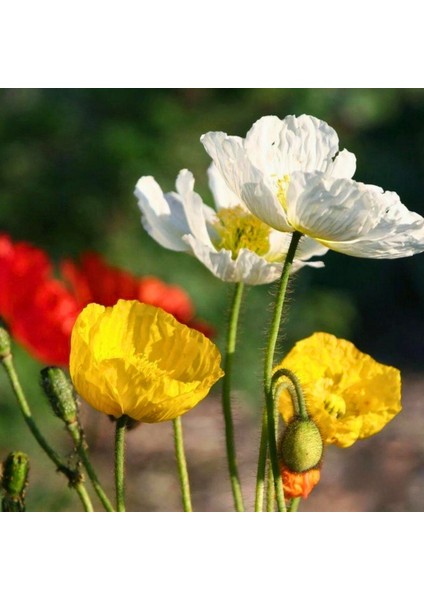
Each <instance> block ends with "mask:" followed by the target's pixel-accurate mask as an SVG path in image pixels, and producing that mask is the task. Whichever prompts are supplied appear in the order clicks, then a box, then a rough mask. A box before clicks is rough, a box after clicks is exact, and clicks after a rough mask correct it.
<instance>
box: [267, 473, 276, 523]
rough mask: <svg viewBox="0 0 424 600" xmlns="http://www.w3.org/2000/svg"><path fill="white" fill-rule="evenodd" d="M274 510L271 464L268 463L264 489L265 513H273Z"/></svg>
mask: <svg viewBox="0 0 424 600" xmlns="http://www.w3.org/2000/svg"><path fill="white" fill-rule="evenodd" d="M274 510H275V492H274V477H273V475H272V469H271V464H270V462H269V461H268V468H267V487H266V511H267V512H274Z"/></svg>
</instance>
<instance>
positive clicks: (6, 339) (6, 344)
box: [0, 327, 11, 360]
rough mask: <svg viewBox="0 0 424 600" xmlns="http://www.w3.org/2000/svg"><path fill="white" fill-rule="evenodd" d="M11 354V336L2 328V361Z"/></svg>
mask: <svg viewBox="0 0 424 600" xmlns="http://www.w3.org/2000/svg"><path fill="white" fill-rule="evenodd" d="M10 353H11V350H10V335H9V333H8V332H7V330H6V329H5V328H4V327H0V360H1V359H2V358H6V356H9V354H10Z"/></svg>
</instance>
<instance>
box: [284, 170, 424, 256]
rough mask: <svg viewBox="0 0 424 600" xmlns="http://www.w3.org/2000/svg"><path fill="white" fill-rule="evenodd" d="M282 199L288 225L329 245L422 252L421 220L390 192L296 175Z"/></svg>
mask: <svg viewBox="0 0 424 600" xmlns="http://www.w3.org/2000/svg"><path fill="white" fill-rule="evenodd" d="M287 203H288V215H289V219H290V221H291V223H292V224H293V225H294V227H295V228H296V229H298V230H299V231H302V232H303V233H304V234H306V235H308V236H310V237H313V238H315V239H317V240H318V241H319V242H320V243H322V244H324V245H325V246H327V247H328V248H331V249H332V250H336V251H338V252H342V253H344V254H349V255H351V256H359V257H365V258H400V257H402V256H411V255H413V254H416V253H418V252H423V251H424V219H423V218H422V217H421V216H420V215H418V214H416V213H413V212H410V211H409V210H408V209H407V208H406V207H405V206H404V205H403V204H402V203H401V201H400V199H399V196H398V195H397V194H395V193H394V192H385V193H383V190H381V189H380V188H378V187H376V186H371V185H365V184H363V183H357V182H356V181H352V180H348V179H323V178H322V176H321V175H316V174H315V175H313V174H312V175H311V174H309V175H308V174H297V175H296V177H294V178H293V180H292V181H291V182H290V186H289V190H288V195H287Z"/></svg>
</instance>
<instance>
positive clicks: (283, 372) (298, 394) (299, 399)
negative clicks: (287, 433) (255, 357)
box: [272, 368, 309, 419]
mask: <svg viewBox="0 0 424 600" xmlns="http://www.w3.org/2000/svg"><path fill="white" fill-rule="evenodd" d="M281 377H287V379H289V380H290V382H291V384H292V385H291V386H288V390H289V392H290V396H291V399H292V403H293V411H294V414H295V415H297V416H299V417H301V418H302V419H308V418H309V415H308V410H307V408H306V402H305V398H304V396H303V391H302V387H301V385H300V381H299V379H298V378H297V377H296V375H295V374H294V373H293V371H290V369H284V368H281V369H278V371H275V373H274V374H273V376H272V387H273V389H274V387H275V386H276V385H277V384H278V380H279V379H280V378H281ZM293 388H294V389H293ZM293 392H294V393H293Z"/></svg>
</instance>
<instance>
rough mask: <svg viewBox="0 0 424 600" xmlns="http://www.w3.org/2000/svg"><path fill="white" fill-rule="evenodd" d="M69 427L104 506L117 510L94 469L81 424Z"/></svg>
mask: <svg viewBox="0 0 424 600" xmlns="http://www.w3.org/2000/svg"><path fill="white" fill-rule="evenodd" d="M67 428H68V431H69V433H70V434H71V437H72V439H73V441H74V444H75V448H76V450H77V452H78V454H79V456H80V458H81V461H82V463H83V465H84V467H85V470H86V471H87V475H88V476H89V478H90V480H91V483H92V485H93V488H94V490H95V492H96V494H97V496H98V497H99V499H100V501H101V503H102V504H103V506H104V508H105V509H106V510H107V511H108V512H115V509H114V508H113V506H112V503H111V501H110V500H109V498H108V496H107V494H106V492H105V491H104V489H103V487H102V485H101V483H100V481H99V479H98V477H97V473H96V471H95V470H94V467H93V465H92V464H91V462H90V458H89V456H88V452H87V445H86V442H85V440H84V436H83V435H82V433H81V429H80V425H79V423H78V421H75V422H74V423H70V424H68V425H67Z"/></svg>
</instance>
